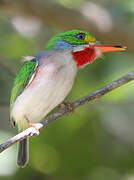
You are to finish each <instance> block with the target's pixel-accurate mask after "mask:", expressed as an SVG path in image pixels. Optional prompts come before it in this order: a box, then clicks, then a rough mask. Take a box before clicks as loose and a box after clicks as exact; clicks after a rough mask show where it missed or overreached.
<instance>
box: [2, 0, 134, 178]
mask: <svg viewBox="0 0 134 180" xmlns="http://www.w3.org/2000/svg"><path fill="white" fill-rule="evenodd" d="M70 29H83V30H87V31H89V32H91V33H92V34H93V35H94V36H96V38H97V39H98V40H99V41H100V42H103V43H108V44H121V45H126V46H127V47H128V49H127V51H126V52H114V53H108V54H105V56H104V57H103V58H101V59H98V60H96V61H95V62H94V63H93V64H91V65H88V66H87V67H86V68H84V69H82V70H80V71H79V72H78V76H77V78H76V81H75V84H74V87H73V89H72V91H71V93H70V95H69V96H68V97H67V99H66V101H70V102H71V101H74V100H76V99H78V98H80V97H83V96H85V95H87V94H89V93H91V92H93V91H95V90H96V89H98V88H101V87H103V86H104V85H106V84H107V83H109V82H111V81H112V80H115V79H117V78H119V77H121V76H123V75H124V74H126V73H128V72H130V71H133V70H134V0H127V1H126V0H98V1H97V0H92V1H88V0H23V1H22V0H0V143H2V142H3V141H4V140H6V139H8V138H9V137H12V136H14V135H15V134H16V133H17V130H16V129H13V128H12V127H11V124H10V123H9V97H10V91H11V87H12V83H13V78H14V76H15V73H16V72H17V70H18V68H19V67H20V66H21V64H22V62H21V59H22V57H23V56H27V55H35V54H36V53H37V52H39V51H42V50H43V49H44V47H45V44H46V43H47V41H48V40H49V39H50V38H51V37H52V36H53V35H55V34H57V33H59V32H62V31H65V30H70ZM16 155H17V145H14V146H12V147H11V148H8V149H7V150H6V151H5V152H3V153H1V154H0V180H9V179H10V180H18V179H19V180H24V179H25V180H37V179H38V180H134V82H133V81H132V82H130V83H129V84H126V85H124V86H122V87H120V88H118V89H117V90H114V91H112V92H111V93H109V94H107V95H105V96H104V97H102V98H100V99H98V100H95V101H93V102H91V103H89V104H86V105H84V106H82V107H80V108H79V109H77V110H76V111H75V113H73V115H72V116H66V117H64V118H60V119H58V120H57V121H55V122H53V123H52V124H50V125H49V126H48V127H47V128H45V129H43V130H42V131H41V133H40V136H39V137H36V138H31V139H30V162H29V164H28V166H27V167H26V168H18V167H17V165H16Z"/></svg>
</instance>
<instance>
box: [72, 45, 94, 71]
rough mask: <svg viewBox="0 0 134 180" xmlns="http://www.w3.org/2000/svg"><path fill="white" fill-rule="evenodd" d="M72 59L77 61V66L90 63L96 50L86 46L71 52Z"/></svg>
mask: <svg viewBox="0 0 134 180" xmlns="http://www.w3.org/2000/svg"><path fill="white" fill-rule="evenodd" d="M72 55H73V58H74V61H75V62H76V63H77V67H81V66H83V65H85V64H88V63H92V62H93V61H94V60H95V58H96V52H95V49H94V48H91V47H90V48H89V47H86V48H85V49H83V50H81V51H76V52H72Z"/></svg>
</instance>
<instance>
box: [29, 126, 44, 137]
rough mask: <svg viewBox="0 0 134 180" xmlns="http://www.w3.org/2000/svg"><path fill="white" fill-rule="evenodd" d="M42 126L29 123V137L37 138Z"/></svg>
mask: <svg viewBox="0 0 134 180" xmlns="http://www.w3.org/2000/svg"><path fill="white" fill-rule="evenodd" d="M42 126H43V125H42V124H41V123H29V127H31V132H30V136H38V135H39V134H40V128H41V127H42Z"/></svg>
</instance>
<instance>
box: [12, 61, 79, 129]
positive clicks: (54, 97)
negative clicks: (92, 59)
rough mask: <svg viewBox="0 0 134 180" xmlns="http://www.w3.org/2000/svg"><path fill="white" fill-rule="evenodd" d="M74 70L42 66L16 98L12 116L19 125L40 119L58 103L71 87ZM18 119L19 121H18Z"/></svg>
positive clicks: (22, 125)
mask: <svg viewBox="0 0 134 180" xmlns="http://www.w3.org/2000/svg"><path fill="white" fill-rule="evenodd" d="M75 75H76V70H74V67H72V72H70V71H68V68H66V67H63V68H62V69H61V70H59V71H58V70H57V69H56V68H55V67H53V66H51V65H50V67H47V69H46V68H44V69H43V68H42V69H41V70H40V72H38V73H37V76H36V77H35V79H34V80H33V81H32V83H31V84H30V85H29V86H28V87H27V88H26V89H25V90H24V91H23V93H22V94H21V95H20V96H18V98H17V99H16V101H15V103H14V106H13V109H12V113H11V114H12V117H13V118H14V120H15V121H16V122H17V124H19V125H20V126H21V128H23V127H25V126H26V124H28V123H36V122H39V121H41V119H42V118H43V117H45V115H47V114H48V113H49V112H50V111H51V110H52V109H54V108H55V107H56V106H57V105H58V104H60V103H61V102H62V101H63V100H64V98H65V97H66V96H67V94H68V93H69V91H70V90H71V88H72V85H73V82H74V78H75ZM18 121H20V122H19V123H18Z"/></svg>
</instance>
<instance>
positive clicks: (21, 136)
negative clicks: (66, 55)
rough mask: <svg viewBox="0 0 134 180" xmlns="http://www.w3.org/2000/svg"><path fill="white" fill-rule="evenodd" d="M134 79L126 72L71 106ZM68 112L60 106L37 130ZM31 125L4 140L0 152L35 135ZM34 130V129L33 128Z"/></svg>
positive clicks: (98, 96) (87, 100)
mask: <svg viewBox="0 0 134 180" xmlns="http://www.w3.org/2000/svg"><path fill="white" fill-rule="evenodd" d="M132 80H134V71H132V72H130V73H128V74H126V75H125V76H123V77H121V78H119V79H117V80H115V81H113V82H111V83H109V84H107V85H106V86H104V87H103V88H100V89H98V90H96V91H94V92H93V93H91V94H89V95H87V96H85V97H82V98H80V99H78V100H76V101H75V102H72V103H71V104H72V107H73V109H76V108H77V107H79V106H82V105H84V104H86V103H88V102H89V101H93V100H94V99H97V98H100V97H101V96H104V95H105V94H107V93H109V92H110V91H112V90H114V89H116V88H118V87H120V86H122V85H124V84H126V83H128V82H130V81H132ZM68 113H70V109H69V108H68V107H67V106H64V107H61V108H60V109H59V110H57V111H56V112H55V113H53V114H52V115H50V116H48V117H47V118H46V119H45V120H44V121H42V123H38V125H39V128H38V129H39V130H40V129H41V128H43V127H46V126H47V125H48V124H50V123H51V122H53V121H55V120H56V119H58V118H60V117H62V116H65V115H67V114H68ZM33 129H34V128H33V127H30V128H28V129H26V130H25V131H23V132H21V133H19V134H17V135H16V136H14V137H12V138H11V139H9V140H7V141H5V142H4V143H2V144H0V152H2V151H4V150H5V149H7V148H8V147H10V146H11V145H13V144H15V143H16V142H18V141H20V140H22V139H25V138H26V137H31V136H34V135H36V134H37V133H36V131H35V132H33ZM34 130H35V129H34Z"/></svg>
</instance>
